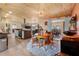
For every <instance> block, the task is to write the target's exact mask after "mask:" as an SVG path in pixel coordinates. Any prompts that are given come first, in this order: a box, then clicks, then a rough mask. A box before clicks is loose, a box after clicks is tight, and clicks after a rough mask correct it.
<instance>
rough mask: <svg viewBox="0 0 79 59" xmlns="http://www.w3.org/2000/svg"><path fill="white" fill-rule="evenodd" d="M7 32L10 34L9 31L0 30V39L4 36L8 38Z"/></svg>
mask: <svg viewBox="0 0 79 59" xmlns="http://www.w3.org/2000/svg"><path fill="white" fill-rule="evenodd" d="M7 34H8V33H5V32H0V39H2V38H7Z"/></svg>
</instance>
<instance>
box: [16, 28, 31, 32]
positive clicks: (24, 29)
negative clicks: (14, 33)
mask: <svg viewBox="0 0 79 59" xmlns="http://www.w3.org/2000/svg"><path fill="white" fill-rule="evenodd" d="M15 30H23V31H27V30H28V31H31V29H26V28H16V29H15Z"/></svg>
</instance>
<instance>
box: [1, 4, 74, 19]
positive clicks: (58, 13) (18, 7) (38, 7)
mask: <svg viewBox="0 0 79 59" xmlns="http://www.w3.org/2000/svg"><path fill="white" fill-rule="evenodd" d="M74 6H75V4H65V3H63V4H60V3H50V4H46V3H42V4H41V3H40V4H36V3H35V4H33V3H24V4H23V3H22V4H21V3H18V4H15V3H14V4H10V3H8V4H0V16H3V17H10V15H14V16H17V17H22V18H24V17H25V18H32V17H38V18H54V17H63V16H69V15H71V13H72V10H73V8H74ZM7 13H9V14H10V15H8V16H6V14H7Z"/></svg>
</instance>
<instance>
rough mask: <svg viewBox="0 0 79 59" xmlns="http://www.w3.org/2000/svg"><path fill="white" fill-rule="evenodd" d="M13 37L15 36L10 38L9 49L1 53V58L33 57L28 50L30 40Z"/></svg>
mask: <svg viewBox="0 0 79 59" xmlns="http://www.w3.org/2000/svg"><path fill="white" fill-rule="evenodd" d="M11 36H13V35H9V36H8V37H9V38H8V49H7V50H5V51H3V52H0V56H33V54H32V53H30V52H28V51H27V49H26V45H27V43H28V42H29V40H30V39H26V40H22V39H15V38H14V37H11Z"/></svg>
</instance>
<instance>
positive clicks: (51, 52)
mask: <svg viewBox="0 0 79 59" xmlns="http://www.w3.org/2000/svg"><path fill="white" fill-rule="evenodd" d="M26 49H27V50H28V51H29V52H31V53H32V54H33V55H36V56H55V55H56V54H57V53H58V52H60V41H59V40H55V41H54V44H53V45H52V46H51V45H47V46H42V47H40V48H38V47H37V46H36V44H34V46H32V43H31V41H30V42H29V43H28V44H27V47H26Z"/></svg>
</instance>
